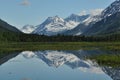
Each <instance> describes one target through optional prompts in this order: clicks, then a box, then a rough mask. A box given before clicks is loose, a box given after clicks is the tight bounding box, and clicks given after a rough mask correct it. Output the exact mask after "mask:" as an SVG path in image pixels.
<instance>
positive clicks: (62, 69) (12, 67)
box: [0, 50, 120, 80]
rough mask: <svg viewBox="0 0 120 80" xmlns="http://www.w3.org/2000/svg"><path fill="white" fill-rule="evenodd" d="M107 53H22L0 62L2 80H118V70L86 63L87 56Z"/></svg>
mask: <svg viewBox="0 0 120 80" xmlns="http://www.w3.org/2000/svg"><path fill="white" fill-rule="evenodd" d="M104 53H106V51H104V52H103V51H100V50H79V51H57V50H56V51H53V50H46V51H34V52H33V51H23V52H21V53H18V55H13V54H12V55H13V56H10V57H9V58H4V60H3V61H1V63H0V64H1V65H0V80H119V79H120V69H119V68H117V69H114V68H112V67H107V66H99V64H98V63H96V62H95V61H92V60H90V59H86V56H88V55H95V54H104ZM108 53H111V52H108Z"/></svg>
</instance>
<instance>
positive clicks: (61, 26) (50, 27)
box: [32, 14, 89, 36]
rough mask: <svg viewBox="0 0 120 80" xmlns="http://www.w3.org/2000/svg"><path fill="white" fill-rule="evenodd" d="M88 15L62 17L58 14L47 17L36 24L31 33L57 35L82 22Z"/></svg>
mask: <svg viewBox="0 0 120 80" xmlns="http://www.w3.org/2000/svg"><path fill="white" fill-rule="evenodd" d="M88 16H89V15H83V16H80V15H75V14H72V15H71V16H69V17H67V18H65V19H62V18H60V17H59V16H54V17H48V18H47V20H45V21H44V22H43V23H42V24H40V25H38V26H37V27H38V28H37V29H36V30H34V31H33V32H32V33H33V34H39V35H41V34H44V35H49V36H51V35H57V34H62V33H64V32H66V31H67V30H71V29H73V28H75V27H76V26H77V25H78V24H80V23H81V22H83V21H84V20H85V19H86V18H87V17H88Z"/></svg>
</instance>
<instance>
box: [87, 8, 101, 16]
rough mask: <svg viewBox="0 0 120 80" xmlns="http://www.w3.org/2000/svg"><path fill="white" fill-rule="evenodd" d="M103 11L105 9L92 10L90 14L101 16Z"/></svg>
mask: <svg viewBox="0 0 120 80" xmlns="http://www.w3.org/2000/svg"><path fill="white" fill-rule="evenodd" d="M102 11H103V9H93V10H90V11H89V12H90V14H91V15H99V14H100V13H101V12H102Z"/></svg>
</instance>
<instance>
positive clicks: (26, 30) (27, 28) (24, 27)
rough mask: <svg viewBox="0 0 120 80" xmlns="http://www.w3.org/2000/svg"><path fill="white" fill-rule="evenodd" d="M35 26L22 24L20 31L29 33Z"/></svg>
mask: <svg viewBox="0 0 120 80" xmlns="http://www.w3.org/2000/svg"><path fill="white" fill-rule="evenodd" d="M35 29H36V27H35V26H33V25H29V24H26V25H25V26H23V27H22V28H21V31H22V32H24V33H31V32H32V31H33V30H35Z"/></svg>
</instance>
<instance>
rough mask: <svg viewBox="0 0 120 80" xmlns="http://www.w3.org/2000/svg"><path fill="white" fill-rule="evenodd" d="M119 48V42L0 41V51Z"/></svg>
mask: <svg viewBox="0 0 120 80" xmlns="http://www.w3.org/2000/svg"><path fill="white" fill-rule="evenodd" d="M80 49H103V50H120V42H7V43H0V51H23V50H80Z"/></svg>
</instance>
